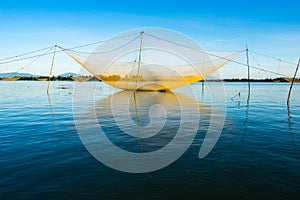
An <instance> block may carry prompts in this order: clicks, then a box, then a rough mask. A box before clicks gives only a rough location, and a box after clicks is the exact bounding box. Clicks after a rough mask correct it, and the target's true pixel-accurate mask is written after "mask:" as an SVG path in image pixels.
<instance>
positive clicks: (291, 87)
mask: <svg viewBox="0 0 300 200" xmlns="http://www.w3.org/2000/svg"><path fill="white" fill-rule="evenodd" d="M299 65H300V59H299V60H298V64H297V67H296V70H295V74H294V77H293V79H292V83H291V86H290V90H289V94H288V98H287V102H286V103H287V106H288V107H290V97H291V93H292V89H293V85H294V82H295V79H296V76H297V72H298V68H299Z"/></svg>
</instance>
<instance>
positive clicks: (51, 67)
mask: <svg viewBox="0 0 300 200" xmlns="http://www.w3.org/2000/svg"><path fill="white" fill-rule="evenodd" d="M56 47H57V46H56V45H55V46H54V52H53V57H52V62H51V66H50V74H49V79H48V87H47V94H49V89H50V81H51V77H52V71H53V65H54V59H55V53H56Z"/></svg>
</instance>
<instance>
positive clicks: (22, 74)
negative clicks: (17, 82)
mask: <svg viewBox="0 0 300 200" xmlns="http://www.w3.org/2000/svg"><path fill="white" fill-rule="evenodd" d="M14 76H19V77H31V76H35V77H37V76H39V75H33V74H29V73H18V72H7V73H0V78H3V77H8V78H12V77H14Z"/></svg>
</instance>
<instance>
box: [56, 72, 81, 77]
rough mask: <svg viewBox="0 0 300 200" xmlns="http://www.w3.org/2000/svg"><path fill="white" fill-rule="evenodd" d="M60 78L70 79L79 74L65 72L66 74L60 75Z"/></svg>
mask: <svg viewBox="0 0 300 200" xmlns="http://www.w3.org/2000/svg"><path fill="white" fill-rule="evenodd" d="M60 76H62V77H70V76H73V77H77V76H80V74H76V73H73V72H67V73H64V74H61V75H60Z"/></svg>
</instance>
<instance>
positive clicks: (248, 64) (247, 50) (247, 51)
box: [246, 45, 250, 96]
mask: <svg viewBox="0 0 300 200" xmlns="http://www.w3.org/2000/svg"><path fill="white" fill-rule="evenodd" d="M246 57H247V66H248V96H250V62H249V49H248V46H247V45H246Z"/></svg>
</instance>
